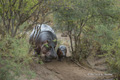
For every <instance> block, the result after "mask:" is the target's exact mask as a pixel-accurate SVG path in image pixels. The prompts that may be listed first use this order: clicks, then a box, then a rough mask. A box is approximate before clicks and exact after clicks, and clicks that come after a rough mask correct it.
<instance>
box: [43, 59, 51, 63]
mask: <svg viewBox="0 0 120 80" xmlns="http://www.w3.org/2000/svg"><path fill="white" fill-rule="evenodd" d="M51 61H52V60H50V59H49V60H48V59H47V60H46V59H45V60H44V62H46V63H47V62H51Z"/></svg>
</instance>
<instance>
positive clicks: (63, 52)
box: [57, 45, 67, 61]
mask: <svg viewBox="0 0 120 80" xmlns="http://www.w3.org/2000/svg"><path fill="white" fill-rule="evenodd" d="M60 52H62V54H59V53H60ZM66 53H67V48H66V46H65V45H60V46H59V48H58V50H57V55H58V60H59V61H61V59H62V58H65V57H66Z"/></svg>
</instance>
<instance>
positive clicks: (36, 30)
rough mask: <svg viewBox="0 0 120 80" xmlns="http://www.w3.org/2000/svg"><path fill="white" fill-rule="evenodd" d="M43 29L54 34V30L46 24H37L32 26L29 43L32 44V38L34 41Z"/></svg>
mask: <svg viewBox="0 0 120 80" xmlns="http://www.w3.org/2000/svg"><path fill="white" fill-rule="evenodd" d="M43 31H50V32H52V33H53V34H55V32H54V30H53V29H52V28H51V27H50V26H48V25H47V24H42V25H40V24H38V25H37V26H35V27H34V29H33V31H32V33H31V34H30V38H29V43H30V44H32V43H33V42H34V40H35V41H36V39H37V38H38V37H39V35H40V33H41V32H43Z"/></svg>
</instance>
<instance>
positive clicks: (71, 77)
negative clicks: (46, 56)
mask: <svg viewBox="0 0 120 80" xmlns="http://www.w3.org/2000/svg"><path fill="white" fill-rule="evenodd" d="M32 69H33V70H34V71H35V72H36V74H37V76H36V77H35V78H34V79H32V80H105V79H104V78H105V77H107V76H104V74H105V73H104V72H101V71H97V70H92V69H89V68H85V69H83V68H81V67H79V66H78V65H76V64H75V63H73V62H72V61H70V60H67V59H65V60H63V61H62V62H59V61H57V60H53V61H52V62H50V63H44V64H37V63H33V64H32Z"/></svg>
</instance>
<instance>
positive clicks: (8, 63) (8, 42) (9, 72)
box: [0, 35, 34, 80]
mask: <svg viewBox="0 0 120 80" xmlns="http://www.w3.org/2000/svg"><path fill="white" fill-rule="evenodd" d="M28 49H29V44H28V42H27V40H26V39H25V38H20V39H18V38H17V37H14V38H12V37H10V36H9V35H6V36H5V37H4V38H3V39H1V41H0V80H18V79H19V77H20V76H21V75H25V76H26V77H28V78H30V76H31V75H34V73H33V72H32V71H30V68H29V66H28V64H29V63H30V61H31V57H30V56H29V55H28ZM32 77H33V76H32Z"/></svg>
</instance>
